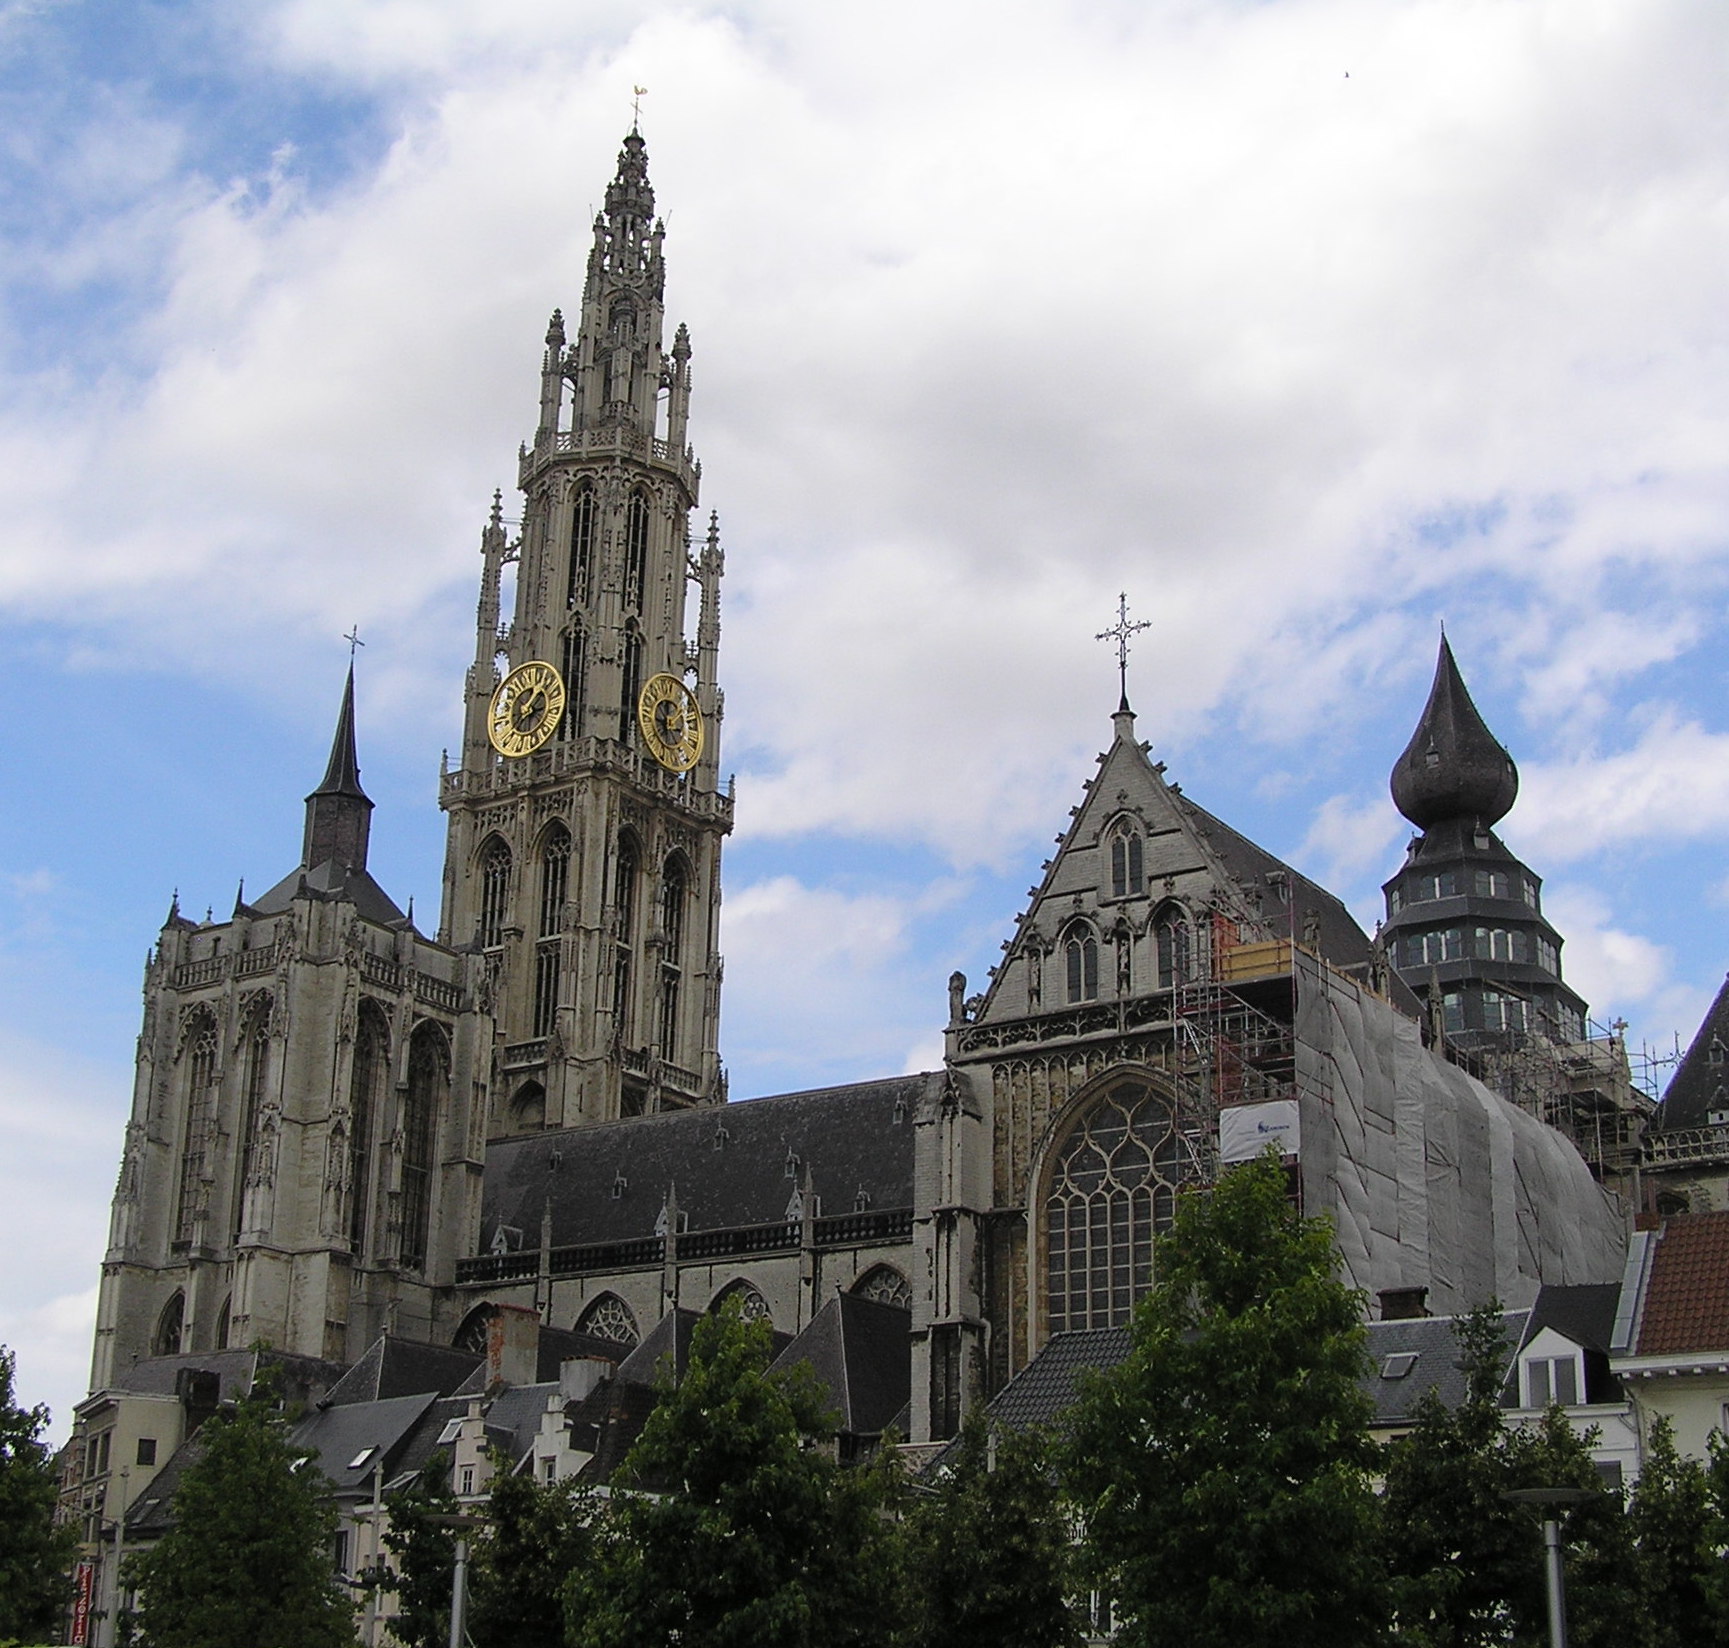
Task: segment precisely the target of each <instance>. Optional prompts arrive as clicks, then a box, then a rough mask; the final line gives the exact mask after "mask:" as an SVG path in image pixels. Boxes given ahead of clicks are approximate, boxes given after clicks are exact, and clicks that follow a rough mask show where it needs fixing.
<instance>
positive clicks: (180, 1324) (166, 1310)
mask: <svg viewBox="0 0 1729 1648" xmlns="http://www.w3.org/2000/svg"><path fill="white" fill-rule="evenodd" d="M185 1328H186V1295H185V1294H184V1293H176V1294H175V1295H174V1297H173V1298H172V1299H170V1300H169V1301H168V1303H167V1304H165V1305H164V1306H163V1307H162V1314H161V1315H160V1316H158V1317H157V1318H156V1334H155V1337H154V1338H153V1339H152V1340H151V1342H150V1348H151V1351H152V1352H153V1353H154V1354H155V1355H157V1356H178V1355H179V1354H180V1352H181V1350H182V1348H183V1347H184V1342H185V1338H186V1333H185Z"/></svg>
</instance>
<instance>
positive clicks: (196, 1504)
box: [127, 1391, 354, 1648]
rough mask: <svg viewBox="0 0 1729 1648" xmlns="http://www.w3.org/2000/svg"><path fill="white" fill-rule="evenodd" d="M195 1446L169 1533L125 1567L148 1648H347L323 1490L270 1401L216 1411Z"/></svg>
mask: <svg viewBox="0 0 1729 1648" xmlns="http://www.w3.org/2000/svg"><path fill="white" fill-rule="evenodd" d="M198 1441H199V1444H200V1446H199V1452H198V1457H197V1458H196V1459H195V1460H194V1461H193V1462H192V1463H191V1464H189V1465H188V1466H187V1468H186V1471H185V1473H184V1475H183V1476H182V1477H181V1479H180V1485H179V1487H178V1488H177V1489H176V1490H175V1493H174V1498H173V1513H174V1516H173V1523H172V1526H171V1527H170V1528H169V1530H168V1532H167V1533H166V1534H164V1535H163V1536H162V1538H161V1539H160V1540H159V1541H158V1542H157V1543H156V1544H155V1545H154V1546H153V1547H152V1548H151V1549H149V1550H147V1551H144V1552H141V1553H140V1554H138V1555H137V1556H135V1557H133V1558H132V1559H131V1560H130V1561H129V1563H128V1565H127V1572H128V1575H129V1577H130V1581H131V1583H132V1584H134V1585H135V1586H136V1587H137V1589H138V1592H139V1598H138V1622H139V1625H140V1627H141V1629H142V1632H143V1640H144V1642H145V1644H146V1645H147V1648H234V1645H235V1644H236V1643H246V1644H247V1645H248V1648H349V1645H351V1644H352V1643H353V1642H354V1620H353V1605H352V1602H351V1600H350V1598H349V1597H348V1595H347V1594H346V1593H345V1591H344V1590H343V1589H342V1587H341V1586H340V1585H339V1583H338V1582H337V1579H336V1575H335V1572H334V1569H333V1566H332V1560H331V1555H332V1544H333V1541H334V1539H335V1534H336V1511H335V1508H334V1507H333V1506H332V1504H331V1500H330V1489H329V1484H328V1483H327V1482H326V1481H325V1479H324V1477H323V1476H322V1475H321V1474H320V1472H319V1471H318V1469H317V1466H316V1465H315V1464H314V1462H313V1460H312V1457H311V1456H310V1455H308V1454H306V1453H304V1452H302V1451H301V1450H300V1449H297V1448H295V1447H293V1446H292V1445H291V1444H290V1442H289V1440H288V1426H287V1421H286V1420H285V1419H284V1417H283V1415H282V1414H281V1412H280V1411H279V1410H278V1408H277V1406H276V1404H275V1401H274V1399H273V1396H272V1394H271V1393H270V1392H268V1391H262V1392H260V1391H255V1392H254V1394H252V1395H251V1396H249V1397H247V1398H246V1399H245V1400H244V1401H243V1402H241V1403H239V1404H238V1405H237V1406H236V1407H234V1408H232V1409H230V1410H227V1411H224V1412H221V1413H218V1414H217V1415H216V1416H215V1417H214V1418H212V1419H209V1420H207V1421H206V1422H205V1424H204V1426H203V1428H202V1429H201V1430H200V1431H199V1433H198Z"/></svg>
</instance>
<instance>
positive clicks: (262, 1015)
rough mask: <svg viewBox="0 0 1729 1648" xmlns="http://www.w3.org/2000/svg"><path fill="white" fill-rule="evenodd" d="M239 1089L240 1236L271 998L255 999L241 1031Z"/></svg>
mask: <svg viewBox="0 0 1729 1648" xmlns="http://www.w3.org/2000/svg"><path fill="white" fill-rule="evenodd" d="M241 1034H242V1052H241V1058H242V1061H243V1062H242V1065H241V1076H240V1084H241V1093H240V1126H239V1132H240V1141H239V1142H240V1160H239V1163H238V1165H237V1167H236V1170H235V1174H234V1218H233V1226H234V1230H233V1236H234V1240H235V1241H239V1240H240V1233H241V1227H242V1224H243V1223H244V1221H245V1218H246V1187H247V1186H248V1185H249V1184H251V1183H252V1177H253V1173H254V1171H255V1169H256V1167H257V1165H258V1116H259V1112H260V1111H261V1110H262V1109H263V1108H264V1085H265V1081H266V1078H267V1077H268V1076H269V1074H270V998H269V997H268V996H265V997H263V998H262V999H261V1000H259V1001H257V1002H255V1003H254V1004H253V1007H252V1011H251V1013H250V1015H249V1016H248V1018H247V1021H246V1028H245V1030H244V1031H242V1033H241Z"/></svg>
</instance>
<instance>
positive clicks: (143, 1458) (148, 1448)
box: [138, 1436, 156, 1465]
mask: <svg viewBox="0 0 1729 1648" xmlns="http://www.w3.org/2000/svg"><path fill="white" fill-rule="evenodd" d="M138 1463H139V1464H140V1465H154V1464H155V1463H156V1438H155V1437H154V1436H141V1437H139V1438H138Z"/></svg>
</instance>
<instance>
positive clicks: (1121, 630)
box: [1093, 590, 1153, 709]
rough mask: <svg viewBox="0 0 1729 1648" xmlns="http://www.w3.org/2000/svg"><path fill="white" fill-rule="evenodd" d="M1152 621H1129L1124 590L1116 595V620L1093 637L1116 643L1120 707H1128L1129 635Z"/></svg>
mask: <svg viewBox="0 0 1729 1648" xmlns="http://www.w3.org/2000/svg"><path fill="white" fill-rule="evenodd" d="M1152 627H1153V621H1152V619H1150V618H1137V619H1136V620H1135V621H1134V622H1133V623H1130V622H1129V596H1128V592H1127V591H1126V590H1125V591H1123V592H1122V593H1121V594H1119V595H1118V596H1117V621H1116V624H1115V626H1114V627H1112V628H1111V629H1107V630H1101V631H1100V632H1099V633H1098V634H1097V635H1095V636H1094V637H1093V639H1094V640H1095V641H1115V642H1116V643H1117V686H1118V688H1119V689H1120V691H1121V693H1122V707H1123V708H1124V709H1127V708H1128V707H1129V637H1130V636H1133V635H1139V634H1140V633H1141V631H1142V630H1144V629H1151V628H1152Z"/></svg>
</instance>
